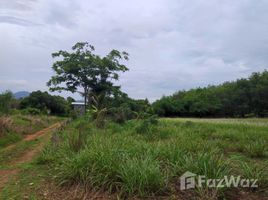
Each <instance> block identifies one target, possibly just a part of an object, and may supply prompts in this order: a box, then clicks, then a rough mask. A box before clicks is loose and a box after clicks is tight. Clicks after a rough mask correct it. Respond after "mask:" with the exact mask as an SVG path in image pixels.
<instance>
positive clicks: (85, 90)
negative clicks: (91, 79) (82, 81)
mask: <svg viewBox="0 0 268 200" xmlns="http://www.w3.org/2000/svg"><path fill="white" fill-rule="evenodd" d="M84 104H85V112H84V114H86V110H87V87H84Z"/></svg>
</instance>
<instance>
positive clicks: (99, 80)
mask: <svg viewBox="0 0 268 200" xmlns="http://www.w3.org/2000/svg"><path fill="white" fill-rule="evenodd" d="M72 50H73V51H72V52H67V51H59V52H56V53H53V54H52V57H53V58H55V57H60V58H61V60H59V61H56V62H55V63H54V64H53V67H52V69H53V70H54V72H55V73H56V75H55V76H52V78H51V79H50V80H49V81H48V83H47V85H48V86H49V87H50V91H62V90H65V91H70V92H72V93H74V92H79V91H78V90H79V88H83V91H82V92H81V91H80V92H79V93H80V94H82V95H83V96H84V103H85V106H86V105H87V101H88V100H87V98H88V97H89V94H90V93H92V94H94V95H97V96H98V95H100V94H104V96H106V95H109V94H111V92H112V91H113V89H114V88H116V87H115V86H114V85H113V81H114V80H118V78H119V72H125V71H127V70H128V68H127V67H126V66H125V65H124V64H121V63H120V60H122V59H123V60H128V53H126V52H122V53H121V52H119V51H117V50H112V51H111V52H110V53H109V54H108V55H107V56H105V57H100V56H98V55H95V54H93V51H94V50H95V48H94V47H93V46H92V45H89V44H88V43H87V42H79V43H76V44H75V45H74V46H73V47H72Z"/></svg>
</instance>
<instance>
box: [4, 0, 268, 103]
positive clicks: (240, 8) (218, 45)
mask: <svg viewBox="0 0 268 200" xmlns="http://www.w3.org/2000/svg"><path fill="white" fill-rule="evenodd" d="M78 41H88V42H89V43H90V44H92V45H94V46H95V48H96V53H97V54H101V55H106V54H107V53H108V52H109V51H110V50H111V49H118V50H121V51H123V50H124V51H127V52H128V53H129V54H130V61H129V62H128V63H127V65H128V67H129V68H130V71H128V72H126V73H125V74H124V75H123V76H122V77H121V81H120V84H121V85H122V89H123V91H125V92H127V93H128V94H129V96H131V97H134V98H145V97H148V98H149V99H150V100H155V99H157V98H159V97H161V96H162V95H169V94H172V93H173V92H175V91H177V90H182V89H190V88H193V87H198V86H207V85H208V84H218V83H222V82H224V81H229V80H235V79H236V78H241V77H247V76H248V75H249V74H251V73H252V72H254V71H263V70H264V69H268V1H267V0H135V1H133V0H124V1H122V0H95V1H93V0H76V1H74V0H0V91H4V90H6V89H11V90H12V91H14V92H16V91H20V90H27V91H33V90H37V89H41V90H47V87H46V82H47V81H48V80H49V78H50V77H51V75H52V74H53V72H52V70H51V65H52V63H53V59H52V57H51V53H52V52H55V51H58V50H60V49H63V50H70V48H71V46H73V45H74V44H75V43H76V42H78Z"/></svg>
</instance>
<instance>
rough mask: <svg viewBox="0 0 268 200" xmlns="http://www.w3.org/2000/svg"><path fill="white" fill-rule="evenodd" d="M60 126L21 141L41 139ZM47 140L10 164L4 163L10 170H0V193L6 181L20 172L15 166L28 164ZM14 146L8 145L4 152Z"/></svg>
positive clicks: (44, 130) (58, 125)
mask: <svg viewBox="0 0 268 200" xmlns="http://www.w3.org/2000/svg"><path fill="white" fill-rule="evenodd" d="M60 125H61V123H59V122H58V123H55V124H53V125H51V126H49V127H48V128H45V129H43V130H41V131H38V132H36V133H34V134H31V135H27V136H26V137H25V138H24V139H23V141H31V140H35V139H37V138H40V137H43V136H45V135H46V134H47V133H49V132H50V131H52V130H54V129H56V128H58V127H60ZM48 139H49V137H44V140H42V141H41V142H40V143H39V144H38V145H37V146H36V147H35V148H34V149H30V150H27V151H25V152H24V153H23V154H22V155H21V156H20V157H19V158H14V159H13V160H12V161H11V162H10V163H6V166H8V167H11V168H12V169H0V191H1V190H2V189H3V187H4V186H5V184H6V183H7V182H8V180H9V179H10V178H11V177H12V176H14V175H16V174H17V173H18V172H19V171H20V170H19V168H16V166H17V165H19V164H24V163H27V162H30V161H31V160H32V159H33V158H34V156H35V155H37V154H38V153H39V152H40V151H41V150H42V148H43V146H44V144H45V143H46V141H47V140H48ZM16 145H17V144H12V145H9V146H7V147H6V148H5V149H4V151H8V150H10V149H12V148H16Z"/></svg>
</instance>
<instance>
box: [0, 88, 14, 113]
mask: <svg viewBox="0 0 268 200" xmlns="http://www.w3.org/2000/svg"><path fill="white" fill-rule="evenodd" d="M13 101H14V98H13V94H12V92H10V91H6V92H4V93H2V94H0V114H1V113H3V114H8V113H9V111H10V108H11V104H12V102H13Z"/></svg>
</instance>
